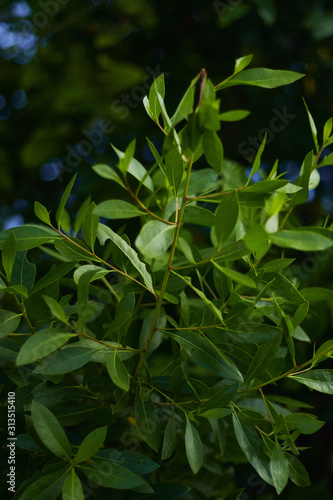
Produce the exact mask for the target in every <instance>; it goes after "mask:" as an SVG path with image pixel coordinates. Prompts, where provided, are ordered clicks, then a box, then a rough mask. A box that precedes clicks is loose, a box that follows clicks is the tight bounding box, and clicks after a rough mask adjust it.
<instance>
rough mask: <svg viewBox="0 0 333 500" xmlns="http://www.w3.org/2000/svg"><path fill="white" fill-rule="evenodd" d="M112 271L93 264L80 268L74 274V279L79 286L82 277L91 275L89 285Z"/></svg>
mask: <svg viewBox="0 0 333 500" xmlns="http://www.w3.org/2000/svg"><path fill="white" fill-rule="evenodd" d="M110 272H111V271H108V270H107V269H103V268H102V267H99V266H95V265H93V264H86V265H84V266H80V267H79V268H77V269H76V270H75V272H74V275H73V278H74V282H75V283H76V284H77V285H78V284H79V282H80V279H81V277H82V276H84V275H86V274H88V275H89V283H91V282H92V281H95V280H98V279H100V278H103V276H105V275H107V274H109V273H110Z"/></svg>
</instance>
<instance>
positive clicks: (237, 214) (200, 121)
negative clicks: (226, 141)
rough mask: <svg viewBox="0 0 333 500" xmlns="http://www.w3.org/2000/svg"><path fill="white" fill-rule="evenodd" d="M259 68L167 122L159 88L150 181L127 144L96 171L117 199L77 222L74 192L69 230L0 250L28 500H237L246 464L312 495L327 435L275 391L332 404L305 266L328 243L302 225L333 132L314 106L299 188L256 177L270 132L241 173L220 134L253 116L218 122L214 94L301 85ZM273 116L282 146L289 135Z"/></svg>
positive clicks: (47, 227)
mask: <svg viewBox="0 0 333 500" xmlns="http://www.w3.org/2000/svg"><path fill="white" fill-rule="evenodd" d="M251 60H252V56H245V57H242V58H240V59H237V60H236V63H235V67H234V72H233V74H232V75H231V76H230V77H228V78H226V79H225V80H224V81H223V82H221V83H220V84H218V85H216V86H214V85H213V84H212V82H211V81H210V80H209V79H207V75H206V71H205V70H201V72H200V74H199V75H198V76H197V77H196V78H194V79H193V80H192V82H191V84H190V86H189V87H188V89H187V91H186V92H185V94H184V96H183V98H182V99H181V102H180V104H179V105H178V107H177V108H176V110H175V112H174V113H173V114H172V116H170V115H169V113H168V111H167V109H166V106H165V102H164V98H165V85H164V76H163V75H161V76H159V77H158V78H156V79H155V80H154V83H153V85H152V86H151V88H150V91H149V96H147V97H145V98H144V101H143V102H144V106H145V108H146V111H147V113H148V115H149V117H150V118H151V119H152V120H153V122H154V123H155V125H157V126H158V127H159V129H160V133H161V135H162V136H163V148H162V151H160V152H158V150H157V148H156V147H155V145H154V143H153V142H152V141H150V140H149V139H147V144H148V146H149V148H150V151H151V153H152V155H153V156H154V158H155V163H154V164H153V166H152V167H151V168H150V169H149V170H147V169H146V168H145V166H144V165H142V164H141V163H140V162H139V161H138V160H137V159H136V158H135V141H132V142H130V144H129V145H128V146H127V148H126V150H125V151H124V152H122V151H120V150H119V149H118V148H117V147H115V146H113V149H114V151H115V152H116V154H117V156H118V163H117V169H113V168H111V167H110V166H109V165H106V164H99V165H95V166H94V167H93V170H94V172H95V173H96V174H98V175H99V176H101V177H102V178H103V179H105V182H109V183H110V184H112V183H115V184H116V185H117V189H118V190H119V196H121V199H115V198H114V197H112V199H109V200H106V201H103V202H101V203H99V204H97V205H96V203H94V202H93V201H91V198H90V197H89V198H87V199H86V201H85V202H84V203H83V204H82V205H81V208H80V210H79V211H78V214H77V216H76V217H75V219H74V220H71V217H70V215H69V213H68V211H67V210H66V203H67V201H68V199H69V196H70V193H71V191H72V188H73V185H74V182H75V179H76V175H74V177H73V178H72V180H71V181H70V183H69V184H68V186H67V188H66V189H65V191H64V193H63V196H62V198H61V201H60V205H59V208H58V210H57V213H56V214H52V213H51V215H50V213H49V212H48V210H47V208H45V206H44V205H42V204H41V203H40V202H39V201H36V202H35V214H36V216H37V217H38V218H39V219H40V221H41V222H42V223H43V224H31V225H23V226H19V227H16V228H13V229H7V230H5V231H2V232H1V233H0V249H1V258H2V271H1V276H2V277H1V278H0V287H1V310H0V331H1V334H0V335H1V343H0V354H1V358H2V359H3V360H5V362H6V364H7V370H6V374H7V377H8V383H7V385H6V389H7V388H8V393H9V402H10V407H11V408H12V407H14V408H15V409H16V412H17V413H16V426H15V425H14V424H13V425H11V426H9V429H8V430H9V435H12V434H10V432H13V429H14V430H15V429H16V431H17V434H18V435H17V440H16V441H15V446H16V453H17V462H16V464H15V467H16V474H17V476H16V477H17V484H16V485H15V487H14V490H15V488H17V492H16V494H15V498H17V499H20V500H30V499H31V500H32V499H42V498H48V500H52V499H56V498H59V497H60V496H61V494H62V498H64V499H65V500H67V499H77V500H80V499H83V498H88V497H90V498H96V499H97V498H98V499H99V498H119V499H121V498H126V499H130V498H133V499H139V498H140V499H141V498H159V499H162V498H166V497H167V498H169V499H170V500H171V499H176V498H187V499H199V498H206V497H207V498H221V499H224V498H228V499H230V500H231V499H241V498H245V497H244V494H243V493H242V489H240V490H238V489H237V488H238V486H237V470H239V467H241V465H240V464H243V463H250V464H251V466H252V467H253V468H254V469H255V471H256V473H257V474H258V475H259V478H258V476H257V475H253V474H252V475H251V476H250V478H249V483H248V484H254V485H256V486H259V487H260V488H263V490H262V491H264V490H265V488H266V487H267V488H269V490H268V491H270V492H272V491H274V490H273V488H275V491H276V492H277V493H278V494H280V493H281V492H282V491H283V490H284V488H285V487H286V485H287V482H288V479H290V480H291V481H292V482H293V483H294V484H295V485H297V486H298V487H301V486H307V485H309V484H310V479H309V475H308V473H307V471H306V470H305V468H304V467H303V465H302V463H301V460H300V459H302V450H303V448H304V446H302V444H299V440H300V439H302V436H301V435H302V434H304V435H308V434H312V433H315V432H316V431H318V430H319V429H320V428H321V427H322V426H323V425H324V422H323V421H321V420H319V419H318V418H317V417H316V414H315V410H313V409H311V406H310V405H309V404H307V403H305V402H302V401H299V400H296V399H295V398H293V397H290V395H289V394H288V392H286V391H285V390H284V386H282V390H281V385H280V384H281V383H283V382H284V381H285V380H287V381H288V382H289V383H290V384H291V386H293V385H296V386H297V385H300V384H301V385H304V386H306V387H307V388H309V389H310V390H314V391H318V392H321V393H324V394H328V395H329V394H333V370H332V369H330V368H329V362H330V360H329V358H330V357H331V356H332V352H333V341H332V340H330V339H328V340H327V341H325V342H323V341H319V342H318V343H317V344H316V343H315V342H314V339H315V335H312V332H311V331H308V330H307V329H306V325H307V322H309V320H310V321H311V320H312V319H313V317H314V315H315V314H316V302H318V301H326V300H328V299H330V298H331V297H332V296H333V291H332V290H330V289H329V288H327V287H324V286H320V287H319V286H317V287H313V286H312V287H311V286H307V284H308V280H309V275H310V274H311V269H309V266H308V260H309V259H312V262H324V263H325V260H326V261H327V259H328V258H329V256H330V254H331V249H332V247H333V231H332V229H331V228H330V227H328V224H327V221H320V222H318V223H317V224H316V226H308V227H307V226H303V225H302V224H301V223H300V220H299V216H298V207H299V206H302V205H303V204H305V203H306V202H307V200H308V197H309V189H313V188H314V186H315V185H316V183H318V182H319V174H318V169H319V168H321V167H324V166H325V165H327V164H329V162H330V161H331V160H330V158H329V157H326V158H323V157H322V152H323V150H324V148H325V147H326V146H328V145H330V144H331V143H332V142H333V136H332V135H331V134H332V119H329V120H328V121H327V122H326V123H325V126H324V130H323V137H322V141H320V140H319V138H318V134H317V129H316V126H315V123H314V120H313V118H312V115H311V113H310V111H309V110H308V108H307V106H306V104H305V109H306V113H307V115H308V118H309V122H310V128H311V132H312V136H313V140H314V146H315V147H314V151H312V150H311V151H309V152H308V153H307V154H306V156H305V159H304V161H303V164H302V168H301V170H300V172H299V175H298V177H297V179H296V180H295V181H294V182H293V183H291V182H290V181H289V180H288V179H286V178H285V177H284V176H283V174H278V163H277V162H275V163H274V165H273V166H272V167H271V169H270V171H269V173H267V172H266V171H265V170H264V169H263V168H261V166H262V165H261V164H262V162H261V157H262V154H263V151H264V148H265V143H266V140H267V133H265V134H264V136H263V138H262V142H261V144H260V145H258V146H259V147H258V148H257V150H255V151H254V155H253V162H252V163H253V164H252V169H251V172H249V174H248V175H246V172H245V170H244V169H243V168H242V167H241V166H240V165H239V164H237V163H236V162H233V161H230V160H226V159H225V158H224V149H223V145H222V142H221V139H220V138H219V135H218V131H219V130H220V126H221V122H223V123H225V124H227V123H229V122H233V121H239V120H242V119H244V118H245V117H246V116H247V115H248V114H249V112H248V111H245V110H242V109H236V110H232V111H228V112H221V111H220V100H219V92H220V91H224V89H226V88H229V87H232V86H239V85H246V86H255V87H262V88H266V89H271V88H276V87H278V86H281V85H288V84H291V83H293V82H295V81H297V80H299V79H300V78H301V77H302V76H303V75H301V74H299V73H295V72H290V71H284V70H281V71H280V70H268V69H265V68H256V69H248V66H249V64H250V63H251ZM262 92H264V91H262ZM276 118H277V119H276V120H274V123H273V122H272V129H273V127H275V128H276V129H278V128H279V127H281V124H282V125H283V126H284V125H285V124H284V123H283V120H286V119H288V117H286V116H285V115H280V116H276ZM273 131H275V132H276V133H277V132H278V130H274V129H273ZM199 159H201V161H200V163H199ZM258 176H259V177H258ZM120 193H121V194H120ZM92 196H94V193H92ZM132 218H135V219H136V221H138V224H137V227H136V232H135V234H134V236H133V223H131V224H127V219H132ZM53 219H55V220H56V225H55V224H54V223H53V222H52V221H53ZM108 220H110V221H112V222H111V223H110V224H106V222H107V221H108ZM119 220H120V221H121V223H119V222H118V221H119ZM115 224H116V226H115ZM117 224H118V225H117ZM115 229H116V230H115ZM126 231H127V232H128V234H127V233H126ZM40 251H43V253H44V254H45V255H46V256H47V257H48V259H49V260H46V261H44V262H43V261H41V260H40V258H38V259H37V262H38V263H40V262H42V265H41V267H42V271H40V270H39V269H37V272H38V278H37V279H36V266H35V265H34V264H33V263H32V260H33V259H36V256H37V255H39V253H40ZM28 252H29V253H28ZM28 255H29V257H28ZM59 262H60V263H59ZM47 263H49V266H48V269H47V270H46V269H44V266H45V265H47ZM38 265H39V264H38ZM307 346H309V348H308V347H307ZM319 363H322V364H321V365H319ZM318 365H319V366H318ZM309 408H310V409H309ZM303 410H304V411H303ZM9 413H10V414H11V415H12V410H9ZM10 429H12V430H10ZM299 455H300V457H299ZM6 462H7V461H6ZM6 462H5V463H4V464H3V468H6V467H8V465H7V463H6ZM27 464H28V465H27ZM252 472H253V470H252ZM12 491H13V490H12Z"/></svg>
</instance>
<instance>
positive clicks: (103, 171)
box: [92, 164, 126, 189]
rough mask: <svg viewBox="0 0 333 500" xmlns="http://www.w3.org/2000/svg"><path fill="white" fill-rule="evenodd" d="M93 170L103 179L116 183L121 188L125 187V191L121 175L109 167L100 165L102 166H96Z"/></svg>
mask: <svg viewBox="0 0 333 500" xmlns="http://www.w3.org/2000/svg"><path fill="white" fill-rule="evenodd" d="M92 168H93V170H94V171H95V172H96V173H97V174H98V175H100V176H101V177H103V179H108V180H110V181H115V182H116V183H117V184H119V186H121V187H123V188H124V189H125V188H126V186H125V184H124V183H123V181H122V180H121V178H120V177H119V175H118V174H117V173H116V172H115V171H114V170H113V169H112V168H111V167H109V166H108V165H104V164H100V165H94V166H93V167H92Z"/></svg>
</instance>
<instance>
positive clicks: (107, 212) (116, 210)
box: [94, 200, 145, 219]
mask: <svg viewBox="0 0 333 500" xmlns="http://www.w3.org/2000/svg"><path fill="white" fill-rule="evenodd" d="M94 214H95V215H98V216H100V217H106V218H107V219H130V218H132V217H138V216H139V215H145V212H142V211H141V210H139V209H138V208H136V207H135V206H134V205H132V204H131V203H127V201H123V200H108V201H103V202H102V203H100V204H99V205H97V207H96V208H95V210H94Z"/></svg>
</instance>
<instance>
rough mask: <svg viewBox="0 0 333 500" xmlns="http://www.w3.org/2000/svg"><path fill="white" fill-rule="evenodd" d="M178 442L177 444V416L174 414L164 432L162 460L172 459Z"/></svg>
mask: <svg viewBox="0 0 333 500" xmlns="http://www.w3.org/2000/svg"><path fill="white" fill-rule="evenodd" d="M176 442H177V435H176V422H175V415H174V413H172V415H171V417H170V418H169V420H168V423H167V425H166V428H165V432H164V439H163V447H162V454H161V459H162V460H167V459H168V458H170V457H171V455H172V454H173V452H174V450H175V448H176Z"/></svg>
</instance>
